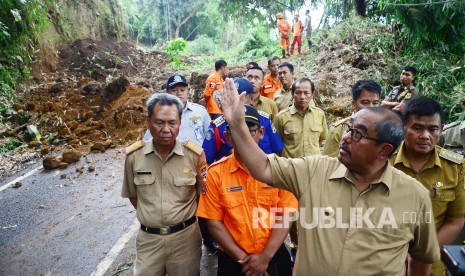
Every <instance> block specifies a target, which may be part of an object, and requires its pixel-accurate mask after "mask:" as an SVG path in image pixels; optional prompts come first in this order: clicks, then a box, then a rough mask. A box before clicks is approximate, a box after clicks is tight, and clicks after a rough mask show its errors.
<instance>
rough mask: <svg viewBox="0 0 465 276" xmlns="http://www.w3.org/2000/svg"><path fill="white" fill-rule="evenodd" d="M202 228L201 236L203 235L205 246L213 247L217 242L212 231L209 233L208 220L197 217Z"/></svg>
mask: <svg viewBox="0 0 465 276" xmlns="http://www.w3.org/2000/svg"><path fill="white" fill-rule="evenodd" d="M197 220H198V221H199V226H200V234H201V235H202V240H203V244H205V245H213V242H215V240H214V239H213V237H212V235H211V234H210V231H208V226H207V220H206V219H205V218H201V217H197Z"/></svg>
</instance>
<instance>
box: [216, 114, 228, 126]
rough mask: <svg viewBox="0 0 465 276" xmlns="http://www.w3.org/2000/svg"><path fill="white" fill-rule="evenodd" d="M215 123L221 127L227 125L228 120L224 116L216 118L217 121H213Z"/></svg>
mask: <svg viewBox="0 0 465 276" xmlns="http://www.w3.org/2000/svg"><path fill="white" fill-rule="evenodd" d="M213 123H214V124H215V126H217V127H219V126H221V125H222V124H224V123H226V120H225V119H224V116H220V117H218V118H216V119H215V120H213Z"/></svg>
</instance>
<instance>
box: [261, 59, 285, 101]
mask: <svg viewBox="0 0 465 276" xmlns="http://www.w3.org/2000/svg"><path fill="white" fill-rule="evenodd" d="M280 63H281V60H280V59H279V57H277V56H272V57H270V58H269V59H268V70H270V73H269V74H268V75H266V76H265V78H264V79H263V86H262V90H261V91H260V94H261V95H262V96H263V97H267V98H270V99H272V100H273V98H274V93H276V91H278V90H279V89H281V87H283V84H282V83H281V81H279V78H278V66H279V64H280Z"/></svg>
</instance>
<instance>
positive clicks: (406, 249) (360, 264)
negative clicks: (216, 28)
mask: <svg viewBox="0 0 465 276" xmlns="http://www.w3.org/2000/svg"><path fill="white" fill-rule="evenodd" d="M243 101H244V97H243V96H241V97H239V96H238V94H237V91H236V89H235V87H234V83H233V82H232V80H231V79H226V82H225V86H224V90H223V114H224V116H225V118H226V121H227V122H228V124H229V127H230V131H231V135H232V139H234V141H236V145H235V150H237V151H238V152H239V154H241V157H242V161H243V164H244V165H245V167H246V168H247V169H248V170H249V172H250V174H251V175H252V176H253V177H254V179H256V180H258V181H262V182H264V183H267V184H269V185H273V186H275V187H277V188H281V189H286V190H288V191H291V192H292V193H293V194H294V195H295V196H296V198H297V199H299V207H300V209H299V210H300V215H299V218H300V219H299V221H298V223H299V225H300V229H301V230H302V231H300V232H299V244H300V245H299V250H298V252H297V255H298V256H297V262H296V264H295V266H294V270H295V273H296V274H297V275H405V273H406V266H405V258H406V256H407V253H409V254H410V256H411V259H410V260H409V266H408V270H409V271H408V272H410V273H413V272H415V273H424V271H428V270H429V269H430V267H431V263H433V262H436V261H438V260H439V259H440V252H439V245H438V241H437V237H436V231H435V229H434V223H433V222H432V218H431V217H429V216H428V214H430V212H431V200H430V198H429V195H428V191H427V190H426V189H425V188H424V187H423V186H422V185H421V184H420V183H419V182H418V181H416V180H415V179H413V178H411V177H409V176H406V175H405V174H403V173H402V172H400V171H399V170H397V169H395V168H393V167H392V166H390V165H389V162H388V158H389V156H390V155H391V154H392V153H393V152H394V151H395V150H396V149H397V147H398V146H399V144H400V143H401V141H402V139H403V130H402V121H401V119H400V118H399V116H397V114H395V113H394V112H392V111H390V110H388V109H385V108H382V107H369V108H366V109H363V110H360V111H359V112H358V113H357V114H355V115H354V116H353V117H352V118H351V119H350V121H349V125H348V129H347V132H346V133H345V134H344V136H343V137H342V141H341V144H340V148H341V150H340V153H339V156H338V159H335V158H328V157H326V156H319V155H311V156H305V157H301V158H284V157H278V156H276V155H275V154H270V155H268V156H267V155H266V154H265V153H263V151H261V150H260V148H259V147H258V146H257V145H256V143H255V142H254V140H253V139H252V137H250V134H249V130H248V128H247V125H246V123H245V118H244V115H243V112H242V110H243V109H244V103H243ZM410 217H412V219H410ZM413 218H416V219H413ZM409 275H412V274H409Z"/></svg>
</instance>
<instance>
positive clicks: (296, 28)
mask: <svg viewBox="0 0 465 276" xmlns="http://www.w3.org/2000/svg"><path fill="white" fill-rule="evenodd" d="M303 28H304V24H303V23H302V21H300V19H299V13H296V14H295V15H294V24H293V25H292V30H293V32H294V33H293V34H294V39H292V44H291V55H293V54H294V46H295V43H296V42H297V51H299V55H300V48H302V30H303Z"/></svg>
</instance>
